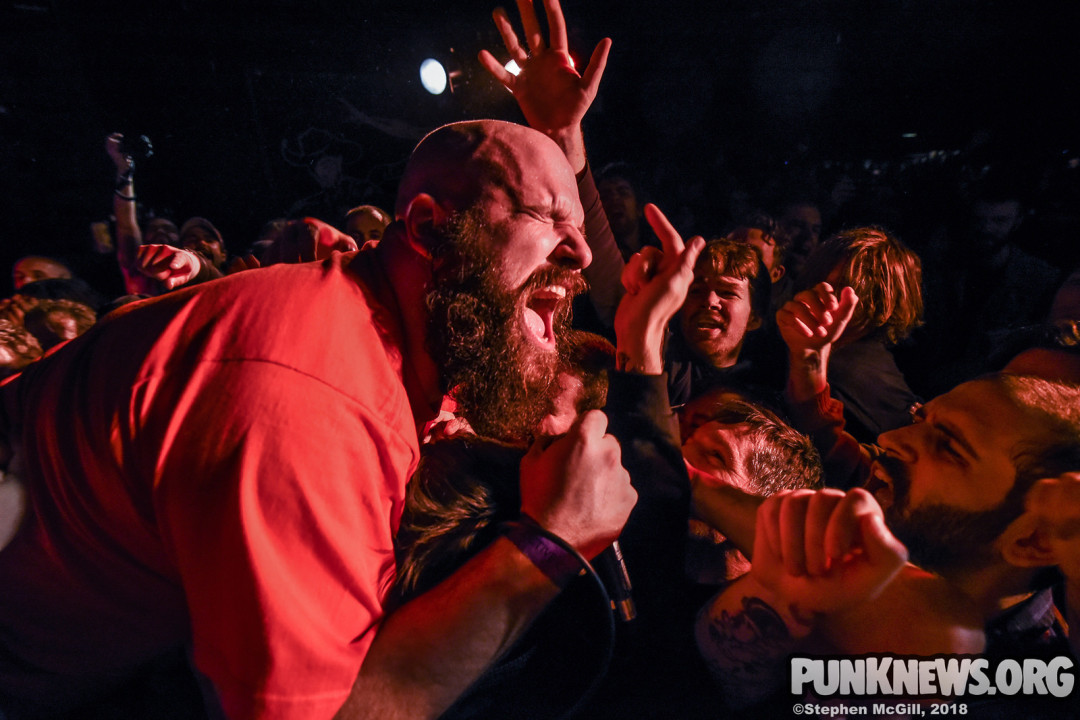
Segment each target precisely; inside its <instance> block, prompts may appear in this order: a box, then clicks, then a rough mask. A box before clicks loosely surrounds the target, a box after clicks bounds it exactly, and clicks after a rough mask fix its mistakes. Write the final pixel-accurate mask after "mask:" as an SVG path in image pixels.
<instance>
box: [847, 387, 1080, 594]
mask: <svg viewBox="0 0 1080 720" xmlns="http://www.w3.org/2000/svg"><path fill="white" fill-rule="evenodd" d="M1001 378H1005V380H1002V379H1001ZM1009 378H1010V376H996V378H995V377H991V378H989V379H979V380H974V381H971V382H967V383H964V384H962V385H960V386H958V387H956V388H955V389H954V390H952V391H950V392H948V393H946V394H944V395H941V396H939V397H937V398H935V399H934V400H932V401H930V402H929V403H927V404H926V405H924V406H922V407H919V408H917V409H916V410H915V412H914V419H915V422H914V423H913V424H912V425H909V426H905V427H902V428H898V429H896V430H892V431H890V432H887V433H884V434H882V435H881V436H880V437H879V439H878V443H879V445H880V446H881V447H882V448H883V449H884V451H885V454H884V456H883V457H881V458H879V459H878V460H877V462H876V463H875V465H874V468H873V471H872V477H871V481H870V485H869V487H868V489H870V490H871V491H872V492H874V494H875V496H876V497H877V499H878V501H879V502H880V503H881V505H882V507H883V508H884V510H885V518H886V522H887V524H888V526H889V528H890V529H891V530H892V531H893V533H894V534H895V535H896V536H897V537H898V538H899V539H900V540H901V541H903V542H904V544H905V545H907V546H908V549H909V551H910V553H911V558H912V561H913V562H916V563H917V564H919V565H921V566H923V567H925V568H927V569H930V570H935V571H938V572H941V573H943V574H945V573H948V572H950V571H952V572H955V571H965V570H975V569H979V568H982V567H985V566H986V565H989V564H991V563H993V562H996V561H997V560H999V559H1000V558H1001V557H1002V553H1003V552H1004V551H1008V550H1009V548H1008V546H1007V538H1006V536H1007V535H1008V529H1009V528H1010V526H1011V525H1012V524H1013V522H1014V521H1015V520H1016V518H1017V517H1019V516H1020V514H1021V512H1022V511H1023V496H1024V493H1026V491H1027V489H1028V487H1029V486H1030V484H1031V483H1032V482H1034V481H1035V480H1037V479H1038V478H1039V477H1042V476H1043V475H1042V474H1041V473H1043V472H1045V473H1046V474H1047V475H1055V474H1057V473H1058V472H1060V471H1059V470H1057V469H1056V468H1054V467H1053V466H1052V465H1045V463H1047V462H1049V461H1048V460H1046V457H1048V455H1047V453H1046V450H1045V448H1046V447H1053V443H1054V442H1059V443H1061V447H1072V448H1073V450H1072V452H1073V453H1075V448H1076V447H1077V425H1078V423H1077V421H1076V418H1072V419H1071V420H1069V422H1071V428H1070V427H1069V426H1068V425H1062V427H1064V428H1065V430H1061V429H1057V426H1056V425H1055V423H1056V422H1057V421H1055V420H1052V419H1051V417H1052V416H1053V415H1054V414H1062V413H1059V411H1058V410H1056V409H1053V410H1049V411H1047V410H1045V409H1044V410H1039V409H1037V408H1036V407H1033V403H1031V402H1028V403H1026V404H1025V403H1022V402H1019V401H1018V399H1017V398H1018V397H1022V396H1023V394H1024V393H1027V394H1028V395H1029V396H1031V397H1033V398H1035V399H1036V400H1038V399H1039V398H1040V397H1043V398H1049V400H1043V402H1047V403H1049V406H1050V407H1051V408H1055V407H1066V406H1062V405H1060V403H1062V402H1065V403H1067V404H1068V403H1073V404H1075V402H1076V401H1077V399H1078V395H1077V393H1076V392H1075V391H1073V390H1070V389H1068V388H1065V389H1061V388H1064V386H1057V387H1058V388H1059V390H1057V391H1055V392H1058V393H1059V394H1060V393H1066V394H1069V397H1064V396H1062V397H1057V396H1055V395H1052V394H1050V391H1048V390H1046V388H1053V385H1052V384H1050V383H1046V382H1044V381H1041V380H1034V379H1031V378H1028V379H1023V378H1021V379H1019V380H1017V379H1011V380H1010V379H1009ZM1010 382H1011V383H1013V384H1014V385H1015V384H1019V385H1018V386H1019V388H1020V389H1019V390H1018V391H1017V390H1010V387H1011V386H1010V385H1009V384H1007V383H1010ZM1025 383H1026V385H1025ZM1029 386H1030V388H1034V390H1032V389H1029ZM1040 394H1041V395H1040ZM1068 413H1071V414H1073V415H1075V414H1076V411H1075V409H1073V410H1065V411H1064V414H1068ZM1056 437H1060V438H1062V439H1061V440H1055V439H1054V438H1056ZM1066 461H1067V462H1068V461H1069V460H1066ZM1040 463H1041V464H1040ZM1044 465H1045V466H1044Z"/></svg>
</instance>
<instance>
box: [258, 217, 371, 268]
mask: <svg viewBox="0 0 1080 720" xmlns="http://www.w3.org/2000/svg"><path fill="white" fill-rule="evenodd" d="M356 249H357V245H356V241H355V240H353V239H352V238H351V237H349V236H348V235H346V234H345V233H343V232H341V231H340V230H338V229H337V228H335V227H332V226H330V225H328V224H327V223H324V222H323V221H322V220H316V219H315V218H310V217H309V218H304V219H303V220H294V221H292V222H290V223H289V224H288V225H286V226H285V228H284V230H282V232H281V233H280V234H279V235H278V236H277V237H276V238H275V239H274V243H273V244H272V245H271V246H270V247H269V248H267V249H266V251H265V252H264V253H263V263H262V264H263V265H275V264H277V263H304V262H311V261H313V260H322V259H323V258H327V257H330V254H331V253H333V252H335V251H339V252H351V251H353V250H356Z"/></svg>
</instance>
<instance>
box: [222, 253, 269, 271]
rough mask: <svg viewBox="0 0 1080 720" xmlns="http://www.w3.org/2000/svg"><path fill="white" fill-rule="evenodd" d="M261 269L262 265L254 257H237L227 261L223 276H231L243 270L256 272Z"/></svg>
mask: <svg viewBox="0 0 1080 720" xmlns="http://www.w3.org/2000/svg"><path fill="white" fill-rule="evenodd" d="M261 267H262V263H261V262H259V258H257V257H255V256H254V255H237V256H236V257H234V258H233V259H232V260H230V261H229V265H228V267H226V268H225V274H226V275H232V274H233V273H238V272H243V271H244V270H258V269H259V268H261Z"/></svg>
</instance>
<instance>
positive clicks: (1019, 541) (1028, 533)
mask: <svg viewBox="0 0 1080 720" xmlns="http://www.w3.org/2000/svg"><path fill="white" fill-rule="evenodd" d="M997 543H998V544H999V545H1000V547H1001V554H1002V556H1003V557H1004V558H1005V561H1006V562H1008V563H1009V564H1010V565H1014V566H1016V567H1026V568H1036V567H1045V566H1047V565H1056V564H1057V561H1058V559H1057V557H1056V556H1055V555H1054V552H1053V550H1052V549H1051V546H1050V537H1049V535H1048V534H1047V532H1046V529H1045V528H1044V527H1043V526H1042V524H1041V523H1040V522H1039V519H1038V518H1037V517H1036V516H1035V515H1034V514H1033V513H1030V512H1025V513H1024V514H1023V515H1021V516H1020V517H1018V518H1016V519H1015V520H1013V521H1012V522H1011V523H1009V526H1008V527H1007V528H1005V531H1004V532H1002V533H1001V535H1000V536H999V537H998V539H997Z"/></svg>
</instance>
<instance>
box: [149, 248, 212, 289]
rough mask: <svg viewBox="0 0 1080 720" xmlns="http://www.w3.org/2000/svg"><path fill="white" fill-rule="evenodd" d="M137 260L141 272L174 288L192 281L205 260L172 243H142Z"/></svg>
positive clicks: (167, 286)
mask: <svg viewBox="0 0 1080 720" xmlns="http://www.w3.org/2000/svg"><path fill="white" fill-rule="evenodd" d="M135 262H136V266H135V267H136V269H137V270H138V271H139V272H140V273H142V274H143V275H145V276H146V277H148V278H150V279H152V280H157V281H158V282H159V283H161V285H162V286H163V287H164V288H165V289H166V290H172V289H173V288H178V287H180V286H181V285H186V284H187V283H189V282H191V281H192V280H193V279H194V278H195V276H196V275H198V274H199V270H200V269H201V268H202V262H203V261H202V260H200V259H199V256H198V255H196V254H195V253H193V252H191V251H190V250H182V249H180V248H175V247H173V246H172V245H141V246H139V249H138V251H137V252H136V256H135Z"/></svg>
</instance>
